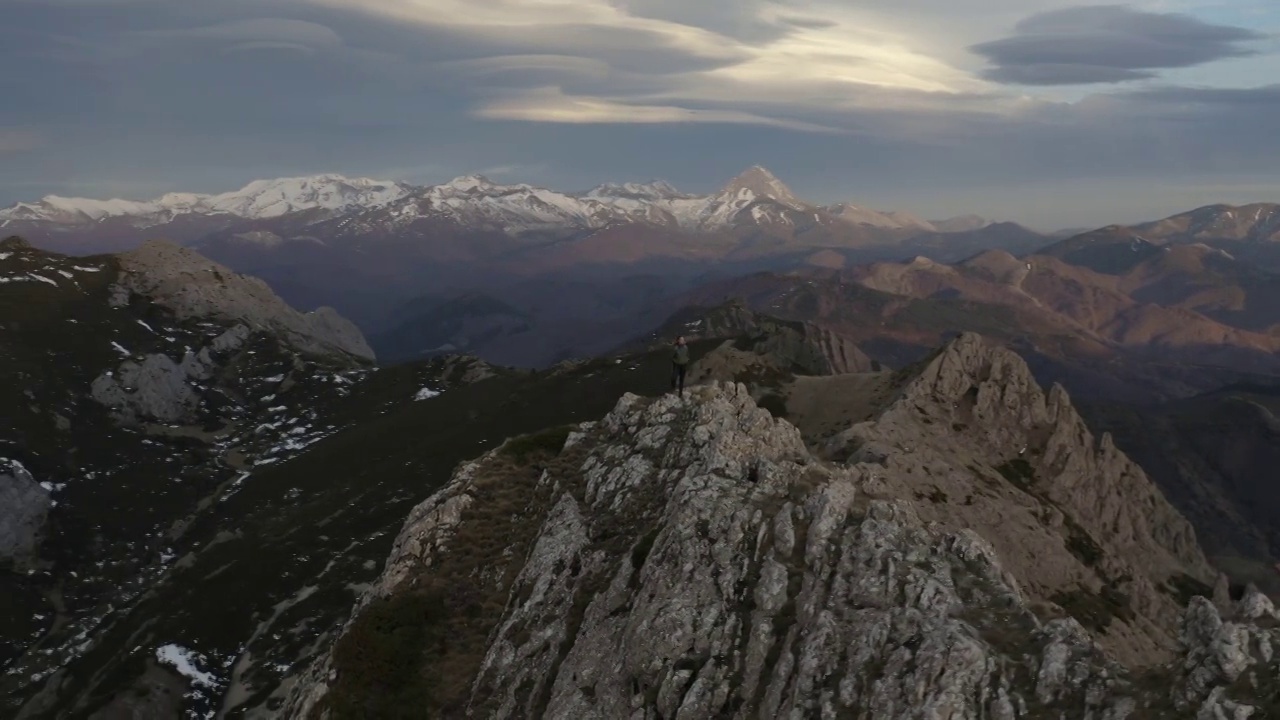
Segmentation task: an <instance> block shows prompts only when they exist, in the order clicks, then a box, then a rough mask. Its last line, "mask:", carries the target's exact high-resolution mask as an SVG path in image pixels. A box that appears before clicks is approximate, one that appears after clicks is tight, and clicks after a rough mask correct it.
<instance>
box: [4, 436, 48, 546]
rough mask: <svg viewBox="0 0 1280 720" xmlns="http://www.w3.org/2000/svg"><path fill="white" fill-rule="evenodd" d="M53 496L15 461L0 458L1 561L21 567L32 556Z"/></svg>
mask: <svg viewBox="0 0 1280 720" xmlns="http://www.w3.org/2000/svg"><path fill="white" fill-rule="evenodd" d="M52 507H53V499H52V498H51V497H50V496H49V491H47V490H45V489H44V488H43V487H41V486H40V484H39V483H37V482H36V481H35V479H34V478H32V477H31V473H29V472H27V470H26V468H24V467H23V466H22V464H21V463H18V462H16V461H14V460H9V459H7V458H0V563H4V564H10V565H13V566H17V567H21V566H23V565H25V564H26V563H28V562H29V561H30V560H31V559H32V558H33V556H34V553H35V549H36V544H37V542H38V540H39V537H40V530H41V528H43V527H44V523H45V519H46V518H47V517H48V514H49V510H50V509H51V508H52Z"/></svg>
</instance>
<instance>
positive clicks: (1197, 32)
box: [971, 5, 1267, 85]
mask: <svg viewBox="0 0 1280 720" xmlns="http://www.w3.org/2000/svg"><path fill="white" fill-rule="evenodd" d="M1266 37H1267V36H1266V35H1264V34H1263V33H1260V32H1256V31H1253V30H1248V29H1245V28H1238V27H1230V26H1226V25H1212V24H1209V23H1206V22H1203V21H1201V20H1198V19H1196V18H1194V17H1191V16H1188V15H1182V14H1175V13H1153V12H1143V11H1138V10H1133V9H1131V8H1129V7H1126V6H1121V5H1097V6H1085V7H1072V8H1065V9H1061V10H1053V11H1049V12H1044V13H1040V14H1037V15H1033V16H1031V17H1029V18H1026V19H1025V20H1023V21H1021V22H1019V23H1018V24H1017V25H1016V26H1015V33H1014V34H1013V35H1012V36H1010V37H1007V38H1003V39H1000V40H994V41H991V42H984V43H979V44H976V45H973V46H972V48H971V49H972V50H973V52H975V53H977V54H979V55H981V56H983V57H985V58H986V59H987V60H989V61H990V62H991V63H992V64H993V66H994V67H992V68H990V69H989V70H988V71H987V72H986V73H985V76H986V77H987V78H989V79H991V80H994V81H996V82H1001V83H1007V84H1013V85H1082V84H1092V83H1121V82H1126V81H1131V80H1142V79H1148V78H1152V77H1155V76H1156V73H1155V72H1154V71H1156V70H1161V69H1172V68H1186V67H1192V66H1195V65H1203V64H1205V63H1209V62H1212V61H1214V60H1221V59H1224V58H1234V57H1246V56H1249V55H1252V54H1254V53H1255V51H1254V50H1252V49H1250V48H1248V47H1246V46H1244V45H1243V43H1246V42H1248V41H1253V40H1261V39H1264V38H1266Z"/></svg>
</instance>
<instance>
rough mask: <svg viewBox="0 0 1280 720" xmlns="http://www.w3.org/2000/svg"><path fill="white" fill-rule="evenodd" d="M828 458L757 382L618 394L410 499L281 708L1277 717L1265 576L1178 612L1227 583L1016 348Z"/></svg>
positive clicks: (953, 349) (924, 373) (868, 428)
mask: <svg viewBox="0 0 1280 720" xmlns="http://www.w3.org/2000/svg"><path fill="white" fill-rule="evenodd" d="M834 401H838V398H833V402H834ZM944 421H946V422H944ZM815 450H816V449H815V448H811V447H810V446H807V445H806V442H805V438H804V437H802V436H801V433H800V431H799V430H797V429H796V428H795V427H793V426H791V425H790V424H788V423H787V422H785V421H783V420H778V419H775V418H774V417H773V415H772V414H770V413H769V412H767V411H765V410H762V409H760V408H759V407H757V406H756V404H755V403H754V401H753V400H752V399H751V397H750V396H749V394H748V391H747V389H746V387H744V386H742V385H737V384H712V385H706V386H702V387H698V388H696V389H694V390H693V391H692V392H691V393H690V394H689V396H688V397H687V398H685V399H679V398H674V397H670V396H667V397H662V398H659V399H656V400H648V399H643V398H640V397H636V396H633V395H627V396H624V397H623V398H622V399H621V400H620V401H619V403H618V404H617V406H616V408H615V409H614V410H613V412H611V413H610V414H609V415H608V416H607V417H605V418H604V419H603V420H601V421H599V422H595V423H586V424H582V425H579V426H575V427H573V428H567V429H562V430H560V431H549V432H546V433H542V434H539V435H535V436H529V437H524V438H517V439H513V440H511V441H508V443H507V444H506V445H505V446H503V448H501V449H499V450H495V451H493V452H491V453H489V454H487V455H485V456H483V457H482V458H480V459H478V460H476V461H474V462H470V463H467V464H464V465H463V466H462V467H460V468H459V470H458V471H457V473H456V474H455V476H454V478H453V479H452V481H451V482H450V483H449V484H448V486H446V487H445V488H444V489H442V490H441V491H440V492H438V493H437V494H436V495H434V496H433V497H431V498H430V499H429V500H427V501H426V502H424V503H423V504H421V505H419V506H418V507H417V508H415V510H414V511H413V513H412V514H411V515H410V517H409V519H408V521H407V522H406V524H405V526H404V528H403V530H402V531H401V533H400V536H399V538H398V539H397V541H396V544H395V548H394V550H393V552H392V554H391V557H390V558H389V559H388V562H387V564H386V567H385V569H384V572H383V574H382V576H381V578H380V579H379V581H378V582H377V583H375V584H374V586H372V587H371V588H370V589H369V590H368V591H367V592H366V593H365V595H364V596H363V598H362V600H361V602H360V604H359V606H358V608H357V610H356V613H355V615H354V616H353V619H352V621H351V622H350V623H348V625H347V626H346V628H345V630H344V632H343V634H342V636H341V638H340V639H339V640H338V642H337V643H336V644H335V646H334V648H333V651H332V652H331V653H329V654H328V655H326V656H323V658H322V660H321V661H319V662H317V663H316V664H315V665H314V666H313V667H312V668H310V669H309V670H308V671H307V672H306V673H305V674H304V675H303V676H301V677H300V678H299V679H298V681H297V683H296V685H295V687H294V689H293V692H292V694H291V696H290V698H289V700H288V702H287V703H286V706H285V708H284V710H283V711H282V714H283V715H284V716H285V717H327V718H341V717H354V716H365V717H368V716H377V717H388V716H395V715H396V714H397V713H404V712H409V711H410V709H412V712H414V713H417V714H418V715H421V716H443V717H477V718H489V717H493V718H534V717H573V718H601V719H605V718H609V719H612V718H660V717H662V718H672V717H676V718H709V717H735V718H747V717H778V718H780V717H840V716H850V717H876V718H881V717H883V718H940V717H946V718H999V719H1001V720H1004V719H1009V720H1012V719H1015V718H1040V717H1058V716H1062V717H1072V718H1075V717H1094V718H1109V719H1114V720H1119V719H1122V718H1135V719H1137V718H1152V717H1248V716H1249V715H1248V712H1247V709H1248V707H1256V708H1257V709H1258V710H1259V711H1260V712H1263V713H1265V712H1269V711H1270V706H1268V705H1267V704H1266V703H1272V704H1274V703H1275V699H1274V697H1272V695H1271V693H1273V692H1274V689H1275V688H1276V685H1275V683H1276V681H1277V679H1276V677H1275V670H1274V668H1271V667H1269V663H1270V659H1271V658H1272V657H1274V655H1273V653H1274V652H1275V650H1277V649H1280V634H1277V632H1276V631H1275V630H1272V629H1270V628H1272V627H1274V626H1275V624H1276V623H1277V622H1278V621H1280V616H1278V615H1277V614H1276V612H1275V610H1274V608H1272V607H1271V605H1270V603H1269V602H1268V601H1267V600H1266V598H1265V597H1263V596H1261V595H1260V594H1258V593H1256V592H1251V593H1248V594H1247V595H1246V596H1245V597H1244V598H1243V600H1242V601H1241V602H1240V603H1239V604H1237V605H1231V604H1230V603H1229V602H1228V601H1227V599H1226V598H1225V597H1222V595H1221V594H1220V595H1219V597H1218V600H1219V605H1218V606H1215V605H1214V604H1213V603H1211V602H1209V601H1207V600H1205V599H1203V598H1198V599H1191V601H1190V602H1191V604H1190V607H1189V609H1187V610H1186V611H1182V610H1181V609H1180V606H1182V605H1184V604H1185V602H1186V599H1185V598H1189V597H1190V596H1191V595H1194V591H1199V590H1203V591H1204V592H1205V593H1206V594H1208V593H1209V588H1208V586H1207V584H1206V582H1207V581H1209V580H1212V579H1213V577H1212V573H1211V571H1210V570H1209V568H1208V566H1207V564H1206V563H1205V562H1204V560H1203V558H1202V557H1201V555H1200V553H1199V550H1198V549H1197V548H1196V545H1195V540H1194V536H1193V535H1192V533H1191V530H1190V528H1189V526H1187V524H1186V522H1185V521H1184V520H1182V519H1181V517H1180V516H1178V515H1177V514H1176V513H1175V512H1173V511H1172V510H1170V509H1169V508H1168V505H1167V504H1166V503H1164V501H1163V499H1162V498H1161V497H1160V496H1159V494H1158V492H1156V491H1155V490H1154V488H1153V487H1152V486H1151V485H1150V483H1149V482H1148V481H1147V480H1146V479H1145V477H1144V476H1142V474H1141V472H1140V471H1138V470H1137V469H1136V468H1135V467H1134V466H1133V465H1132V464H1131V463H1129V462H1128V461H1127V460H1126V459H1124V457H1123V456H1122V455H1120V454H1119V453H1118V452H1116V451H1115V449H1114V447H1112V446H1111V445H1110V444H1109V442H1108V441H1107V440H1106V439H1105V438H1104V439H1103V440H1102V441H1101V442H1095V440H1094V439H1093V438H1092V436H1090V435H1089V433H1088V431H1087V430H1086V429H1085V428H1084V426H1083V423H1081V422H1080V420H1079V417H1078V416H1076V415H1075V412H1074V410H1073V409H1071V407H1070V404H1069V402H1068V401H1067V398H1066V396H1065V393H1063V392H1062V391H1061V390H1060V389H1054V390H1053V391H1051V392H1050V393H1049V394H1048V395H1047V396H1046V395H1045V394H1044V393H1043V392H1042V391H1041V390H1040V389H1039V388H1038V387H1036V386H1035V384H1034V383H1033V382H1031V381H1030V379H1029V375H1028V374H1027V373H1026V367H1025V365H1023V364H1021V361H1020V360H1019V359H1018V358H1017V357H1016V356H1012V355H1009V354H1008V353H1005V352H1003V351H998V350H993V349H990V348H987V347H985V346H984V345H983V343H982V342H981V340H980V339H979V338H976V337H972V336H965V337H962V338H960V339H959V340H957V341H955V342H953V343H952V344H950V345H949V346H948V347H947V348H945V349H944V350H943V351H942V352H941V353H940V354H939V355H938V356H937V357H935V358H934V359H933V360H932V361H931V362H930V363H928V364H927V366H925V367H924V368H923V369H922V370H919V371H918V373H917V374H915V375H913V376H912V377H904V378H902V383H901V385H900V388H899V392H898V394H897V396H896V398H895V399H894V400H893V402H892V403H890V404H889V405H888V407H887V408H886V409H884V410H883V411H882V412H881V413H880V416H879V418H878V419H877V420H875V421H872V422H868V423H862V424H859V425H857V426H855V427H853V428H851V429H850V430H849V431H848V432H847V433H845V434H844V435H842V436H840V437H838V438H836V439H834V440H832V441H831V442H830V445H829V446H827V447H825V448H821V451H820V452H815ZM970 490H971V491H972V492H970ZM1169 578H1173V579H1172V580H1170V579H1169ZM1224 613H1225V618H1224ZM1259 716H1260V715H1256V714H1255V717H1259Z"/></svg>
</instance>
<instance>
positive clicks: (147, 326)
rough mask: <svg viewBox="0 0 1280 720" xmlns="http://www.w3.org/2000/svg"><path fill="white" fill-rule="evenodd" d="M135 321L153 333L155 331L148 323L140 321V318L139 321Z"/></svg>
mask: <svg viewBox="0 0 1280 720" xmlns="http://www.w3.org/2000/svg"><path fill="white" fill-rule="evenodd" d="M137 322H138V324H139V325H141V326H142V327H144V328H146V329H148V330H150V331H151V332H153V333H155V332H156V331H155V329H154V328H152V327H151V326H150V325H148V324H146V323H144V322H142V321H141V320H139V321H137ZM156 334H157V335H159V333H156Z"/></svg>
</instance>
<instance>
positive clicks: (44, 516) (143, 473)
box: [0, 238, 370, 710]
mask: <svg viewBox="0 0 1280 720" xmlns="http://www.w3.org/2000/svg"><path fill="white" fill-rule="evenodd" d="M215 274H221V276H220V277H214V275H215ZM317 318H319V320H317ZM0 327H3V331H4V332H3V338H2V339H0V457H3V458H5V459H4V460H3V461H0V494H3V495H4V496H5V499H6V500H7V502H4V503H0V538H3V540H0V595H3V596H4V597H5V598H6V600H5V603H6V604H7V605H6V612H5V613H3V615H2V616H0V623H2V625H0V666H3V668H4V674H3V675H2V676H0V698H2V700H0V702H2V703H3V707H5V708H6V710H12V709H13V708H14V707H15V705H16V704H21V703H22V702H23V701H25V700H26V699H27V698H28V697H29V696H30V694H31V693H32V692H34V691H35V689H36V688H38V687H39V686H41V685H44V686H45V687H46V688H50V687H52V688H56V687H57V686H58V685H59V683H60V682H61V678H62V677H63V676H64V672H63V671H62V670H60V669H59V668H61V667H63V666H65V665H67V664H70V663H74V662H77V661H79V660H80V659H82V658H84V657H87V656H89V655H92V654H93V653H95V652H99V651H101V650H102V648H103V645H102V643H103V641H104V638H106V637H108V636H109V634H110V632H111V631H112V630H113V629H114V628H115V627H117V626H118V623H120V622H123V621H125V619H126V618H127V617H128V615H129V613H130V612H131V611H132V610H134V609H135V608H136V607H137V606H138V605H139V604H141V603H145V602H146V599H147V598H148V597H149V596H150V594H151V593H153V592H155V591H156V589H157V588H158V587H160V586H163V585H164V583H165V582H167V581H168V580H169V579H171V578H172V577H173V576H174V575H180V574H181V573H182V568H183V566H184V562H186V559H184V556H185V555H186V554H187V553H188V552H189V551H194V549H195V548H197V547H198V546H199V545H200V544H202V543H204V542H208V541H210V540H212V539H213V536H212V535H207V534H204V535H202V534H201V533H199V532H195V533H193V532H192V527H193V526H194V525H197V524H199V523H201V522H208V519H209V517H210V516H211V515H217V514H218V507H219V506H218V502H219V501H221V500H225V499H227V498H229V497H233V496H235V495H236V494H237V493H239V492H241V491H243V490H244V488H245V486H246V484H247V483H250V482H252V480H253V478H254V477H255V476H256V474H257V472H258V470H259V469H260V468H264V467H268V466H271V465H274V464H277V463H284V462H286V461H287V460H288V459H290V458H292V457H293V456H296V455H297V454H299V453H300V452H301V451H303V450H304V449H306V448H307V447H308V446H310V445H312V444H314V443H316V442H318V441H319V440H321V439H322V438H324V437H326V436H328V435H329V434H331V433H332V432H334V431H335V430H336V429H337V428H338V423H337V422H336V421H335V419H334V417H333V416H332V415H331V410H332V408H333V407H334V405H335V404H340V403H341V402H342V401H343V400H344V398H345V397H346V396H347V395H348V394H349V393H350V389H349V388H350V387H351V386H352V385H353V384H356V383H358V382H360V381H361V380H362V379H364V378H365V377H366V376H367V374H368V367H367V365H368V360H369V359H370V358H369V357H368V356H367V355H365V354H363V353H362V352H361V350H360V349H361V348H362V347H367V346H364V344H363V343H364V340H363V338H362V337H361V336H360V333H359V331H357V330H355V329H354V326H352V325H351V324H350V323H348V322H347V321H345V320H343V319H342V318H340V317H337V316H334V315H331V314H319V315H317V314H311V315H304V314H301V313H297V312H296V311H294V310H293V309H291V308H288V307H287V306H285V305H284V304H283V303H282V302H281V301H280V300H279V299H278V298H276V297H275V296H273V295H270V294H268V293H266V291H265V290H264V289H263V288H262V286H261V285H260V283H256V282H255V281H252V280H249V279H247V278H243V277H240V276H237V275H235V274H233V273H230V272H229V271H226V269H225V268H222V269H221V270H219V269H218V267H217V266H215V265H213V264H212V263H209V262H208V261H204V260H202V259H200V258H197V257H195V256H193V255H192V254H191V253H190V251H188V250H185V249H181V248H176V247H175V246H170V245H166V244H152V245H148V246H144V247H143V248H141V249H139V250H137V251H135V252H133V253H130V254H128V255H125V256H94V257H83V258H72V257H67V256H61V255H56V254H52V253H48V252H44V251H39V250H35V249H33V248H31V247H30V246H28V245H26V244H25V243H23V242H22V241H19V240H17V239H16V238H10V239H8V240H6V241H4V242H3V243H0ZM225 529H227V530H228V531H229V532H233V533H234V532H235V526H234V525H230V526H228V527H227V528H225ZM108 646H109V643H108ZM130 647H132V646H130ZM116 649H117V650H121V649H122V648H120V647H119V646H118V645H117V646H116ZM123 650H125V651H127V650H128V649H127V648H125V649H123ZM37 705H39V702H37Z"/></svg>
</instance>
